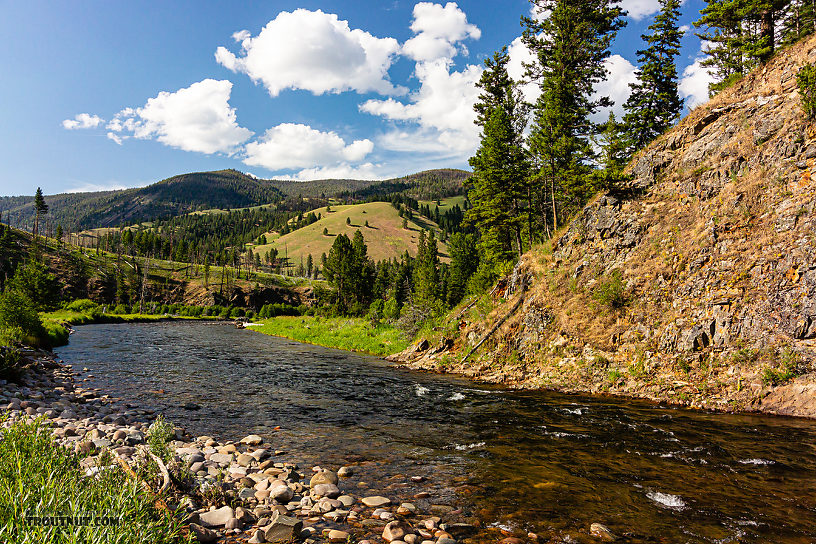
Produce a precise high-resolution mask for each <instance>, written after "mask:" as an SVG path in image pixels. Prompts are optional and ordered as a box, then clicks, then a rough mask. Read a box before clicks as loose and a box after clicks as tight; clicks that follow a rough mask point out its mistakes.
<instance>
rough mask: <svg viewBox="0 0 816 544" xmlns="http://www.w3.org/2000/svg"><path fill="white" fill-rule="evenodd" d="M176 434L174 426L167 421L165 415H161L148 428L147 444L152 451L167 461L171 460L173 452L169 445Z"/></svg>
mask: <svg viewBox="0 0 816 544" xmlns="http://www.w3.org/2000/svg"><path fill="white" fill-rule="evenodd" d="M174 436H175V430H174V429H173V426H172V425H171V424H170V423H169V422H167V421H165V419H164V416H162V415H159V417H157V418H156V420H155V421H154V422H153V423H151V424H150V427H148V428H147V434H146V435H145V438H146V439H147V445H148V446H149V447H150V451H152V452H153V453H154V454H156V455H157V456H158V457H160V458H162V459H163V460H165V461H169V460H170V458H171V457H172V452H171V451H170V448H169V446H168V443H169V442H170V440H171V439H172V438H173V437H174Z"/></svg>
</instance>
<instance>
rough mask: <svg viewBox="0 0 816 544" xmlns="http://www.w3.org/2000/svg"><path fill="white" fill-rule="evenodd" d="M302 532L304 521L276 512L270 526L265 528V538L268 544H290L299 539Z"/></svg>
mask: <svg viewBox="0 0 816 544" xmlns="http://www.w3.org/2000/svg"><path fill="white" fill-rule="evenodd" d="M302 530H303V522H302V521H300V520H299V519H296V518H291V517H289V516H284V515H282V514H279V513H277V512H275V513H274V514H273V515H272V521H271V522H270V524H269V525H268V526H266V527H265V528H264V538H265V539H266V541H267V542H288V541H290V540H294V539H295V538H297V537H299V536H300V532H301V531H302Z"/></svg>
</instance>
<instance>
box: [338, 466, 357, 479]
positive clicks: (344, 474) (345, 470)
mask: <svg viewBox="0 0 816 544" xmlns="http://www.w3.org/2000/svg"><path fill="white" fill-rule="evenodd" d="M353 474H354V469H352V468H351V467H340V469H339V470H338V471H337V476H339V477H340V478H348V477H349V476H351V475H353Z"/></svg>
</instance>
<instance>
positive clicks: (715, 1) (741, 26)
mask: <svg viewBox="0 0 816 544" xmlns="http://www.w3.org/2000/svg"><path fill="white" fill-rule="evenodd" d="M700 14H701V17H700V19H699V20H697V21H696V22H695V23H694V26H696V27H698V28H701V27H702V28H704V31H703V32H701V33H699V34H698V36H699V37H700V38H701V39H703V40H705V41H706V42H708V43H709V44H710V45H709V47H708V48H707V51H706V53H708V57H707V59H706V60H705V61H704V62H703V66H710V67H713V68H714V72H715V75H716V78H717V80H716V81H715V82H714V83H713V84H712V85H711V86H710V90H711V91H712V92H716V91H719V90H721V89H724V88H726V87H728V86H729V85H731V84H732V83H733V82H734V81H736V80H738V79H739V78H741V77H742V76H744V75H745V74H747V73H748V72H750V71H751V70H753V69H754V68H756V67H757V66H759V65H761V64H763V63H765V62H767V61H768V60H769V59H770V58H771V57H772V56H773V54H774V52H775V51H776V50H777V48H778V45H779V44H787V43H793V42H795V41H798V40H799V39H801V38H803V37H804V36H806V35H809V34H811V33H812V32H813V30H814V23H816V6H814V5H813V3H812V2H807V1H802V0H706V7H705V8H703V9H702V10H701V11H700Z"/></svg>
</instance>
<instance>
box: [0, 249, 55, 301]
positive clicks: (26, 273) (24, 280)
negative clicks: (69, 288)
mask: <svg viewBox="0 0 816 544" xmlns="http://www.w3.org/2000/svg"><path fill="white" fill-rule="evenodd" d="M7 288H8V289H11V290H16V291H18V292H20V293H22V294H23V295H25V297H26V298H28V299H29V300H30V301H32V302H33V303H34V305H35V307H36V308H37V309H38V310H40V311H48V310H51V309H54V308H56V307H57V302H58V301H59V283H58V282H57V278H56V276H54V275H53V274H51V273H50V272H49V271H48V267H47V266H45V264H43V263H41V262H38V261H35V260H30V261H28V262H27V263H26V264H24V265H23V266H18V267H17V270H16V271H15V272H14V277H13V278H12V279H11V281H10V282H9V284H8V287H7Z"/></svg>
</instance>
